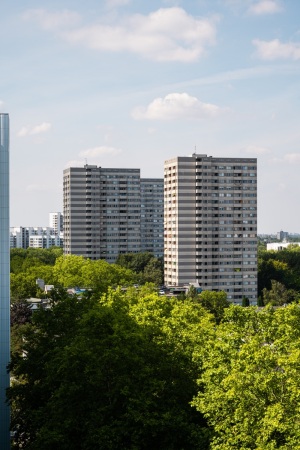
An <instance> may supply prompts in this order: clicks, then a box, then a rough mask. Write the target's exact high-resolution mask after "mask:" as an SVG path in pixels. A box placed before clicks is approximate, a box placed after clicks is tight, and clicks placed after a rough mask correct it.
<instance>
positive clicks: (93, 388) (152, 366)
mask: <svg viewBox="0 0 300 450" xmlns="http://www.w3.org/2000/svg"><path fill="white" fill-rule="evenodd" d="M62 297H63V298H62V299H57V300H56V301H53V304H52V308H51V309H50V310H39V311H37V312H35V313H34V315H33V317H32V322H31V324H27V325H24V326H22V327H20V331H21V333H22V336H23V341H22V342H23V349H22V351H23V354H25V357H23V355H22V354H20V353H17V352H16V353H14V354H13V356H12V361H11V365H10V369H11V370H12V372H13V375H14V379H15V382H14V383H13V385H12V387H11V388H10V389H9V391H8V397H9V399H10V402H11V405H12V428H13V429H17V430H18V433H17V440H16V443H15V445H16V447H17V446H20V445H22V448H27V449H30V450H35V449H40V448H43V450H47V449H53V448H59V449H61V450H64V449H70V448H72V449H91V450H94V449H96V448H101V449H104V450H105V449H121V448H122V449H149V450H150V449H151V450H152V449H154V448H163V449H166V450H168V449H170V450H171V449H172V450H176V449H178V450H180V449H184V448H186V449H191V450H192V449H208V436H209V433H208V429H207V427H206V421H205V420H204V419H203V416H202V414H201V413H199V412H197V411H196V410H195V409H194V408H191V406H190V402H191V400H192V398H193V396H194V395H196V393H197V384H196V378H197V376H198V362H197V364H196V363H195V362H193V361H192V353H193V351H194V349H195V347H196V348H197V347H198V346H199V347H201V346H203V343H204V341H205V340H206V339H207V335H209V334H211V333H213V328H214V323H213V321H212V317H211V315H210V314H209V313H208V312H206V311H205V310H204V309H203V308H202V307H201V306H200V304H199V303H195V302H191V301H186V302H184V303H182V302H180V301H178V300H177V299H175V298H174V299H167V298H166V297H164V296H162V297H159V296H158V295H157V294H156V293H154V292H153V286H151V285H148V286H144V287H143V288H142V289H141V291H140V292H138V291H137V290H136V289H134V288H131V289H128V290H127V292H123V291H121V290H120V289H118V290H108V292H106V293H105V294H103V295H102V296H101V298H100V300H95V295H92V296H87V297H84V298H83V299H82V300H79V299H77V298H69V297H68V296H66V295H63V296H62ZM199 331H201V332H199ZM17 448H18V447H17Z"/></svg>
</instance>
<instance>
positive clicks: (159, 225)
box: [141, 178, 164, 258]
mask: <svg viewBox="0 0 300 450" xmlns="http://www.w3.org/2000/svg"><path fill="white" fill-rule="evenodd" d="M163 223H164V180H163V179H162V178H141V251H142V252H152V253H153V254H154V256H156V257H157V258H159V257H163V254H164V234H163Z"/></svg>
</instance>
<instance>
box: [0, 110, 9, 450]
mask: <svg viewBox="0 0 300 450" xmlns="http://www.w3.org/2000/svg"><path fill="white" fill-rule="evenodd" d="M0 174H1V175H0V177H1V178H0V241H1V245H0V418H1V419H0V448H1V449H2V450H8V449H9V448H10V432H9V424H10V413H9V408H8V406H7V404H6V394H5V390H6V388H8V387H9V374H8V373H7V365H8V363H9V360H10V292H9V291H10V286H9V277H10V274H9V271H10V264H9V257H10V255H9V116H8V114H0Z"/></svg>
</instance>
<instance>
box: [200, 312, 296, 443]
mask: <svg viewBox="0 0 300 450" xmlns="http://www.w3.org/2000/svg"><path fill="white" fill-rule="evenodd" d="M299 321H300V309H299V306H298V305H295V304H294V305H290V306H288V307H286V308H278V309H276V310H274V309H272V308H269V307H266V308H264V309H263V310H260V311H258V310H257V309H255V308H254V307H249V308H242V307H238V306H231V307H230V308H228V309H227V310H226V311H225V317H224V321H223V323H221V324H220V325H219V326H218V327H217V328H216V329H215V333H214V334H213V335H211V336H210V338H209V339H208V340H207V342H206V344H205V346H204V347H203V348H202V349H200V351H199V350H198V351H196V352H195V360H197V359H199V363H200V366H201V369H204V371H203V373H202V376H201V378H200V380H199V385H200V386H201V390H200V391H199V394H198V396H197V397H196V398H195V399H194V401H193V405H194V406H195V407H196V408H197V410H199V411H201V412H203V413H204V414H205V416H206V417H207V419H208V421H209V424H210V425H211V426H212V427H213V428H214V433H215V434H214V437H213V439H212V443H211V447H210V448H211V450H232V449H264V450H274V449H281V450H287V449H298V448H299V442H300V422H299V413H300V410H299V409H300V402H299V392H300V350H299V348H300V328H299Z"/></svg>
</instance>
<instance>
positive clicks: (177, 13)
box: [25, 1, 217, 62]
mask: <svg viewBox="0 0 300 450" xmlns="http://www.w3.org/2000/svg"><path fill="white" fill-rule="evenodd" d="M118 3H120V1H118ZM25 18H27V19H33V20H36V21H37V22H38V23H40V25H41V26H42V27H43V28H44V29H48V30H57V28H62V27H63V29H61V30H60V34H61V36H62V37H63V38H64V39H66V40H67V41H68V42H70V43H72V44H81V45H84V46H86V47H88V48H91V49H95V50H99V51H109V52H121V51H127V52H132V53H136V54H139V55H142V56H143V57H145V58H148V59H151V60H155V61H181V62H192V61H197V60H198V59H199V58H200V57H202V56H203V55H204V54H205V53H206V50H207V48H208V47H209V46H211V45H213V44H214V43H215V38H216V21H217V19H216V17H214V18H211V19H206V18H203V19H200V18H195V17H193V16H192V15H189V14H188V13H187V12H186V11H185V10H184V9H182V8H179V7H171V8H161V9H158V10H157V11H154V12H152V13H150V14H148V15H142V14H134V15H131V16H127V17H124V16H122V18H120V20H119V21H117V22H116V23H114V24H106V23H105V24H101V23H97V24H94V25H90V26H86V27H77V28H73V29H70V26H74V25H75V24H76V23H77V22H78V20H79V18H78V15H77V14H76V13H72V12H71V11H62V12H60V13H49V12H47V11H45V10H41V9H38V10H31V11H29V12H27V14H26V16H25Z"/></svg>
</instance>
